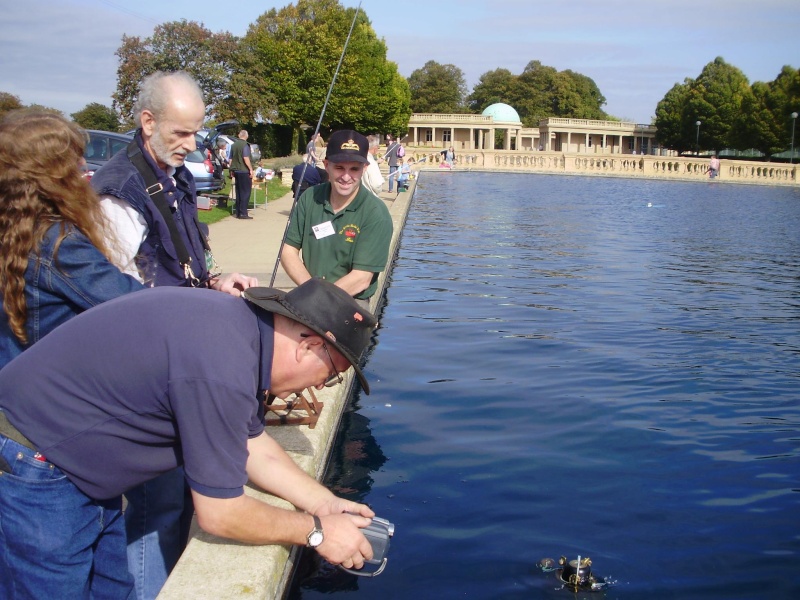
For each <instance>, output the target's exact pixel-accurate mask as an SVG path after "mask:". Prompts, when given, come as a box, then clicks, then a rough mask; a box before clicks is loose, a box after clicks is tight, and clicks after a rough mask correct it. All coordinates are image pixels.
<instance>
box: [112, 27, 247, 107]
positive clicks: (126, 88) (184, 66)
mask: <svg viewBox="0 0 800 600" xmlns="http://www.w3.org/2000/svg"><path fill="white" fill-rule="evenodd" d="M236 49H237V40H236V38H235V37H234V36H233V35H231V34H230V33H227V32H221V33H212V32H211V31H210V30H208V29H207V28H206V27H205V26H203V25H202V24H201V23H197V22H195V21H186V20H185V19H184V20H182V21H173V22H170V23H163V24H161V25H158V26H156V28H155V29H154V30H153V35H152V36H150V37H149V38H146V39H144V40H142V39H140V38H138V37H128V36H123V37H122V45H121V46H120V47H119V48H118V49H117V52H116V55H117V56H118V57H119V67H118V68H117V90H116V92H115V93H114V94H113V96H112V97H113V100H114V108H115V109H116V110H117V111H118V112H119V113H120V116H121V117H122V119H123V120H125V121H131V120H132V118H133V105H134V103H135V101H136V97H137V94H138V91H139V84H140V83H141V81H142V79H144V78H145V77H146V76H147V75H150V74H151V73H154V72H155V71H186V72H188V73H189V74H191V75H192V77H194V79H195V80H196V81H197V83H198V84H199V85H200V88H201V89H202V90H203V96H204V101H205V104H206V114H207V115H209V116H211V115H214V114H216V109H217V104H218V103H219V102H220V101H221V99H222V98H223V97H224V96H226V95H227V94H228V87H229V83H230V75H231V62H232V57H233V53H234V52H235V51H236Z"/></svg>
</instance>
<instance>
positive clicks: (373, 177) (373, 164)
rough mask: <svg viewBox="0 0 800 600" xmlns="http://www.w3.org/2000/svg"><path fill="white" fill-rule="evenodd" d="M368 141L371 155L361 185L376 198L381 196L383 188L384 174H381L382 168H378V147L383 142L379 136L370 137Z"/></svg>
mask: <svg viewBox="0 0 800 600" xmlns="http://www.w3.org/2000/svg"><path fill="white" fill-rule="evenodd" d="M367 139H368V140H369V154H367V160H368V161H369V164H368V165H367V168H366V169H365V170H364V176H363V177H362V178H361V183H362V185H364V187H366V188H367V189H368V190H369V191H370V192H372V193H373V194H375V195H376V196H380V193H381V188H382V187H383V174H382V173H381V168H380V167H379V166H378V159H377V158H376V154H377V153H378V147H379V146H380V144H381V141H380V138H379V137H378V136H377V135H368V136H367Z"/></svg>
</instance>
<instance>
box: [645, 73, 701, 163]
mask: <svg viewBox="0 0 800 600" xmlns="http://www.w3.org/2000/svg"><path fill="white" fill-rule="evenodd" d="M693 84H694V80H693V79H689V78H688V77H687V78H686V79H685V80H684V82H683V83H676V84H675V85H674V86H672V89H670V90H669V91H668V92H667V93H666V95H665V96H664V98H663V99H662V100H661V101H660V102H659V103H658V105H657V106H656V119H655V126H656V128H657V129H658V131H657V132H656V140H657V141H658V143H659V144H661V145H662V146H666V147H667V148H672V149H674V150H677V151H678V152H684V151H686V150H689V149H691V148H693V147H694V138H693V137H691V128H692V127H694V121H692V120H691V118H690V117H687V116H686V111H687V98H688V96H689V91H690V90H691V88H692V85H693Z"/></svg>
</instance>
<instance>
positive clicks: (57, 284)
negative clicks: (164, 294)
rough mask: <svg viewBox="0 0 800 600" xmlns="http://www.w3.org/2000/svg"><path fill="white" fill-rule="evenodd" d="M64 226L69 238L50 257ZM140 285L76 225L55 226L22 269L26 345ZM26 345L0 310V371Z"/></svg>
mask: <svg viewBox="0 0 800 600" xmlns="http://www.w3.org/2000/svg"><path fill="white" fill-rule="evenodd" d="M62 226H63V227H66V228H67V235H66V237H65V238H64V240H63V241H62V242H61V245H60V246H59V248H58V253H57V254H55V255H54V250H55V244H56V241H57V240H58V236H59V234H60V232H61V227H62ZM142 287H143V286H142V284H141V283H139V282H138V281H136V280H135V279H134V278H133V277H131V276H130V275H125V274H124V273H122V272H121V271H120V270H119V269H117V267H115V266H114V265H113V264H111V263H110V262H109V261H108V259H107V258H106V257H105V256H104V255H103V254H102V253H101V252H100V251H99V250H98V249H97V248H96V247H95V246H94V245H93V244H92V243H91V242H90V241H89V239H88V238H87V237H86V236H85V235H83V234H82V233H81V232H80V231H78V230H77V229H75V227H73V226H71V225H69V226H67V225H62V224H61V223H55V224H53V225H52V226H51V227H50V228H49V229H48V230H47V233H46V234H45V236H44V239H43V240H42V243H41V245H40V247H39V252H38V254H37V253H36V252H35V251H34V252H31V254H30V256H29V257H28V268H27V269H26V270H25V304H26V305H27V309H28V318H27V322H26V330H27V334H28V345H32V344H35V343H36V342H38V341H39V340H40V339H42V337H44V336H45V335H47V334H48V333H50V332H51V331H52V330H53V329H55V328H56V327H57V326H58V325H61V324H62V323H64V322H65V321H68V320H69V319H71V318H72V317H74V316H75V315H77V314H78V313H81V312H83V311H85V310H86V309H88V308H91V307H92V306H95V305H97V304H100V303H101V302H105V301H106V300H111V299H112V298H116V297H117V296H121V295H123V294H127V293H129V292H134V291H136V290H140V289H142ZM0 300H2V297H0ZM26 347H27V346H24V345H23V344H22V343H21V342H20V340H19V339H18V338H17V336H15V335H14V334H13V332H12V331H11V328H10V327H9V324H8V317H7V315H6V313H5V311H2V312H0V368H3V367H4V366H5V365H6V364H8V363H9V362H10V361H11V359H12V358H14V357H15V356H17V355H18V354H20V353H22V351H23V350H25V349H26Z"/></svg>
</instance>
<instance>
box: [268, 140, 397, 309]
mask: <svg viewBox="0 0 800 600" xmlns="http://www.w3.org/2000/svg"><path fill="white" fill-rule="evenodd" d="M368 150H369V142H368V141H367V138H366V137H364V136H363V135H361V134H360V133H358V132H355V131H349V130H342V131H336V132H334V133H333V134H332V135H331V137H330V140H329V142H328V146H327V150H326V155H325V160H324V164H325V170H326V171H327V173H328V182H327V183H322V184H319V185H315V186H313V187H310V188H308V189H307V190H306V191H305V192H304V193H303V195H302V196H300V199H299V200H298V201H297V204H296V205H295V208H294V211H293V212H292V217H291V223H290V225H289V231H288V232H287V234H286V242H285V243H284V245H283V249H282V251H281V264H282V265H283V268H284V270H285V271H286V273H287V274H288V275H289V277H291V278H292V280H293V281H294V282H295V283H296V284H297V285H300V284H302V283H304V282H305V281H307V280H308V279H311V278H312V277H321V278H322V279H327V280H328V281H331V282H333V283H335V284H336V285H337V286H339V287H340V288H342V289H344V290H345V291H347V292H348V293H349V294H350V295H351V296H353V297H354V298H355V299H356V300H358V301H359V302H360V303H361V304H362V305H364V306H368V305H369V299H370V298H371V297H372V295H373V294H374V293H375V290H376V289H377V287H378V274H379V273H380V272H381V271H383V269H384V268H385V267H386V262H387V260H388V258H389V244H390V242H391V239H392V219H391V216H390V215H389V211H388V209H387V208H386V206H385V205H384V203H383V201H382V200H380V199H379V198H378V197H377V196H375V195H374V194H372V192H370V191H369V190H367V189H366V187H364V186H362V185H361V177H362V175H363V174H364V169H365V168H366V165H367V163H368V161H367V152H368ZM301 252H302V257H301Z"/></svg>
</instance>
